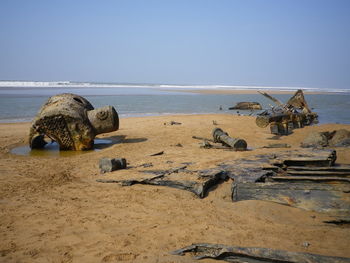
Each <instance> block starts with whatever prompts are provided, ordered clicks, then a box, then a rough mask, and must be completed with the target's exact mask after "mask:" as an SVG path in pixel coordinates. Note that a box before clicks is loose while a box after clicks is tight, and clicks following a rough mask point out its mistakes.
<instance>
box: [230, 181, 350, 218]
mask: <svg viewBox="0 0 350 263" xmlns="http://www.w3.org/2000/svg"><path fill="white" fill-rule="evenodd" d="M232 200H233V201H243V200H263V201H271V202H276V203H280V204H284V205H289V206H293V207H298V208H302V209H306V210H311V211H317V212H323V213H328V214H330V215H332V216H335V217H339V218H342V219H349V218H350V185H349V184H347V183H346V184H325V183H233V185H232Z"/></svg>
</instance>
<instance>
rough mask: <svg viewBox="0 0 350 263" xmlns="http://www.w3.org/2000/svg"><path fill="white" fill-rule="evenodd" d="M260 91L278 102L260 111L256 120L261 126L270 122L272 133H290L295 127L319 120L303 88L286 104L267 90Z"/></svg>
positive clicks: (263, 126) (265, 125)
mask: <svg viewBox="0 0 350 263" xmlns="http://www.w3.org/2000/svg"><path fill="white" fill-rule="evenodd" d="M259 93H260V94H262V95H263V96H265V97H267V98H269V99H271V100H272V101H273V102H275V103H276V104H277V106H276V107H272V108H271V109H270V110H266V111H264V112H262V113H260V114H259V115H258V116H257V118H256V121H255V122H256V124H257V125H258V126H259V127H260V128H265V127H267V126H268V125H269V124H270V130H271V133H272V134H279V135H288V134H290V133H291V131H292V130H293V129H295V128H302V127H304V126H305V125H310V124H312V123H317V122H318V120H317V118H318V115H317V114H316V113H314V112H312V111H311V109H310V108H309V106H308V105H307V103H306V100H305V98H304V94H303V91H302V90H298V91H297V92H296V93H295V94H294V95H293V97H291V98H290V99H289V100H288V102H287V103H286V104H283V103H282V102H280V101H279V100H278V99H276V98H274V97H272V96H270V95H269V94H267V93H265V92H259Z"/></svg>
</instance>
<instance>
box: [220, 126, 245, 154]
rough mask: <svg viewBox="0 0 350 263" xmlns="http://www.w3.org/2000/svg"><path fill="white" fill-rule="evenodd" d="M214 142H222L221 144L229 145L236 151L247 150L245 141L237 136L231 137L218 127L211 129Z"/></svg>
mask: <svg viewBox="0 0 350 263" xmlns="http://www.w3.org/2000/svg"><path fill="white" fill-rule="evenodd" d="M213 138H214V142H219V143H222V144H223V145H226V146H229V147H231V148H233V149H234V150H236V151H245V150H247V142H246V141H245V140H242V139H238V138H231V137H230V136H229V135H228V134H227V133H226V132H224V131H223V130H222V129H220V128H215V129H214V130H213Z"/></svg>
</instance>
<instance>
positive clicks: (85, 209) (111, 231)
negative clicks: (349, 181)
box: [0, 114, 350, 263]
mask: <svg viewBox="0 0 350 263" xmlns="http://www.w3.org/2000/svg"><path fill="white" fill-rule="evenodd" d="M170 121H176V122H179V123H181V125H165V124H167V123H169V122H170ZM213 121H215V122H216V123H217V125H213ZM29 127H30V124H29V123H12V124H4V123H2V124H0V174H1V176H0V199H1V200H0V209H1V214H0V222H1V223H0V231H1V240H0V251H1V255H0V261H1V262H152V263H153V262H193V261H194V260H193V259H192V258H191V257H189V256H183V257H180V256H174V255H171V254H169V252H171V251H173V250H176V249H179V248H182V247H184V246H188V245H190V244H192V243H218V244H225V245H231V246H246V247H265V248H272V249H281V250H288V251H295V252H308V253H316V254H322V255H329V256H341V257H350V250H349V244H350V228H348V227H344V226H336V225H330V224H325V223H323V221H325V220H327V219H329V216H328V215H326V214H321V213H316V212H311V211H305V210H302V209H298V208H293V207H288V206H284V205H279V204H276V203H270V202H263V201H241V202H236V203H233V202H232V201H231V197H230V187H231V183H232V181H226V182H223V183H222V184H220V185H219V186H218V187H217V188H216V189H214V190H213V191H211V192H209V194H208V196H207V197H206V198H204V199H199V198H197V197H196V196H195V195H194V194H192V193H190V192H188V191H183V190H179V189H173V188H169V187H161V186H149V185H134V186H131V187H122V186H121V185H119V184H102V183H98V182H96V179H101V178H103V179H108V178H111V179H118V178H120V177H123V178H125V177H130V178H132V177H133V176H135V174H139V171H141V170H144V169H145V168H143V167H142V166H141V165H143V164H146V163H152V165H153V166H152V169H169V168H174V167H179V166H181V165H183V163H189V164H188V168H189V169H191V170H198V169H206V168H213V167H215V166H216V165H217V164H219V163H221V162H224V161H228V160H234V159H238V158H244V157H247V156H251V155H256V154H262V153H276V154H278V151H285V150H286V149H264V148H261V147H262V146H265V145H267V144H269V143H288V144H290V145H291V146H292V148H291V149H296V148H299V146H300V143H301V141H302V140H303V139H304V138H305V136H306V135H307V134H309V133H310V132H311V131H332V130H335V129H341V128H344V129H348V130H350V125H342V124H323V125H317V126H309V127H305V128H303V129H296V130H294V133H293V134H291V135H289V136H283V137H281V138H280V139H279V140H273V139H272V137H273V136H272V135H271V134H270V132H269V129H268V128H266V129H261V128H259V127H257V126H256V124H255V118H254V117H249V116H234V115H224V114H222V115H214V114H213V115H176V116H157V117H142V118H125V119H121V121H120V129H119V130H118V131H116V132H112V133H109V134H104V135H102V136H99V138H105V139H109V140H111V141H113V143H112V144H111V145H110V146H108V147H106V148H105V149H102V150H100V151H92V152H88V153H84V154H77V155H72V156H70V157H59V156H56V157H55V156H53V157H50V156H48V157H36V156H21V155H14V154H12V153H11V149H13V148H16V147H20V146H25V145H27V137H28V131H29ZM215 127H220V128H222V129H223V130H225V131H227V132H228V133H229V134H230V135H231V136H232V137H238V138H242V139H245V140H246V141H247V142H248V147H249V149H250V150H249V151H245V152H233V151H226V150H222V149H202V148H200V147H199V143H200V141H198V140H195V139H193V138H192V136H193V135H196V136H200V137H206V138H210V137H211V132H212V130H213V128H215ZM336 150H337V156H338V158H337V163H341V164H350V149H349V148H337V149H336ZM161 151H163V152H164V154H162V155H159V156H150V155H151V154H154V153H157V152H161ZM102 157H109V158H126V160H127V162H128V166H129V167H130V168H129V169H126V170H120V171H114V172H111V173H106V174H100V172H99V168H98V162H99V159H100V158H102ZM305 243H307V244H309V245H308V246H305ZM200 262H213V260H209V259H205V260H202V261H200Z"/></svg>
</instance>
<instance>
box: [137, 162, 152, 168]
mask: <svg viewBox="0 0 350 263" xmlns="http://www.w3.org/2000/svg"><path fill="white" fill-rule="evenodd" d="M137 167H143V168H148V167H153V163H143V164H140V165H139V166H137Z"/></svg>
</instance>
